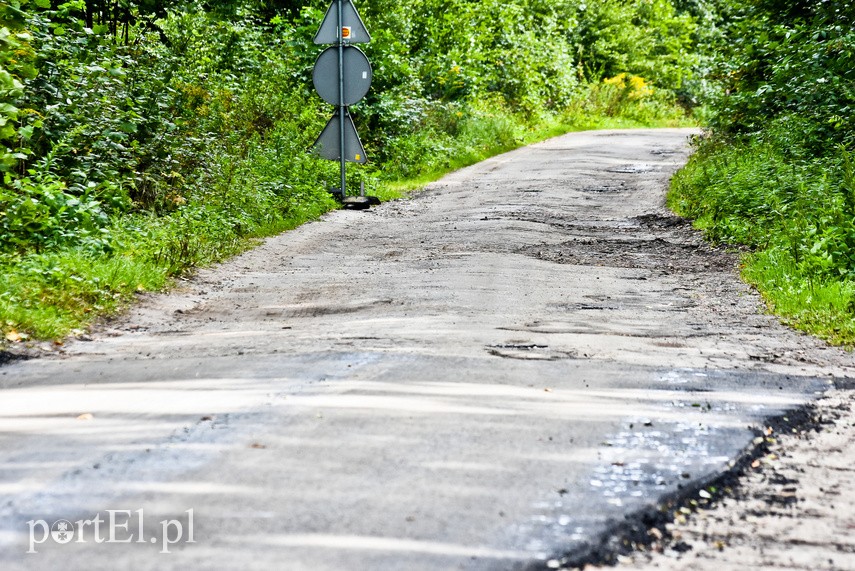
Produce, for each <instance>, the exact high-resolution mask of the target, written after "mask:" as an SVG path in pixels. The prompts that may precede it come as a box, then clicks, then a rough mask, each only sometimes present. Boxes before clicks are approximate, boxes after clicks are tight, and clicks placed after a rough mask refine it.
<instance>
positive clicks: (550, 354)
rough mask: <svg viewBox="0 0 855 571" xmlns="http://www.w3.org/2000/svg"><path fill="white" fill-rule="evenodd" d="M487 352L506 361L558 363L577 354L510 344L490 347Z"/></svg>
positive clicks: (533, 345)
mask: <svg viewBox="0 0 855 571" xmlns="http://www.w3.org/2000/svg"><path fill="white" fill-rule="evenodd" d="M487 352H488V353H489V354H490V355H493V356H495V357H502V358H504V359H520V360H523V361H557V360H559V359H572V358H575V357H576V354H575V353H573V352H571V351H555V350H552V349H550V348H549V346H548V345H538V344H535V343H509V344H500V345H489V346H488V347H487Z"/></svg>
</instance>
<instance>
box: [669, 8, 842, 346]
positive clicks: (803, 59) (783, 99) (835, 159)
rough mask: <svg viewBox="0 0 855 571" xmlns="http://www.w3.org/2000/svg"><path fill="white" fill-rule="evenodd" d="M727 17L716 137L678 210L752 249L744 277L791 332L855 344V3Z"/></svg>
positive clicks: (717, 82)
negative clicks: (791, 328)
mask: <svg viewBox="0 0 855 571" xmlns="http://www.w3.org/2000/svg"><path fill="white" fill-rule="evenodd" d="M716 18H717V23H716V25H715V26H714V27H713V28H714V30H715V33H714V34H711V35H710V40H711V43H710V45H709V46H708V47H707V50H708V53H709V57H707V58H705V61H707V62H710V65H709V72H708V74H707V78H708V79H709V80H710V82H711V83H712V84H714V85H713V88H711V89H709V97H708V99H707V100H706V101H707V103H708V106H709V113H708V117H709V126H710V131H709V134H708V136H707V137H706V138H705V139H703V140H702V141H700V144H699V147H698V152H697V153H696V154H695V155H694V157H693V158H692V159H691V161H690V163H689V165H688V167H687V168H686V169H684V170H683V171H681V173H679V175H678V176H677V177H676V178H675V180H674V183H673V186H672V191H671V195H670V205H671V207H672V208H674V209H675V210H676V211H677V212H678V213H679V214H682V215H684V216H687V217H690V218H693V219H695V224H696V226H697V227H698V228H701V229H703V230H704V231H705V232H706V234H707V235H708V236H709V237H710V238H711V239H712V240H715V241H718V242H723V243H729V244H740V245H745V246H747V247H748V248H749V249H750V254H748V255H746V256H745V258H744V269H743V275H744V277H745V278H746V279H747V280H748V281H749V282H750V283H752V284H753V285H755V286H756V287H757V288H758V289H759V290H760V292H761V293H762V294H763V296H764V297H765V299H766V300H767V302H768V305H769V307H770V309H771V310H772V311H774V312H775V313H776V314H778V315H779V316H781V317H782V318H783V319H784V320H785V321H786V322H787V323H789V324H791V325H793V326H795V327H797V328H800V329H803V330H804V331H807V332H810V333H813V334H816V335H819V336H820V337H823V338H825V339H827V340H828V341H831V342H833V343H837V344H842V345H846V346H849V347H852V346H855V2H852V1H846V0H844V1H835V2H828V1H808V0H795V1H794V0H786V1H784V0H755V1H752V2H743V1H736V0H723V1H722V2H720V3H719V5H718V7H717V12H716ZM716 36H717V37H716Z"/></svg>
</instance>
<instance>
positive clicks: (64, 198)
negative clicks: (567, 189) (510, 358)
mask: <svg viewBox="0 0 855 571" xmlns="http://www.w3.org/2000/svg"><path fill="white" fill-rule="evenodd" d="M327 4H328V2H327V0H312V1H309V2H302V1H294V0H225V1H218V2H205V1H201V0H187V1H164V0H122V1H120V2H107V1H105V0H71V1H61V0H6V1H5V2H2V3H0V180H2V186H0V329H2V338H3V339H5V341H0V343H2V342H6V343H16V342H21V341H26V340H27V339H56V340H59V339H61V338H62V337H63V336H65V335H68V334H70V333H72V334H73V333H74V332H75V331H76V330H81V329H82V328H85V326H86V324H87V323H88V322H90V321H91V319H93V318H94V317H95V316H98V315H104V314H108V313H110V312H112V311H115V310H116V309H117V308H119V307H121V306H122V305H123V304H125V303H127V302H128V301H129V300H132V299H133V297H134V295H135V294H136V293H137V292H143V291H153V290H160V289H162V288H164V287H168V285H169V283H170V280H171V279H172V278H174V277H175V276H180V275H181V274H182V273H185V272H187V271H191V270H192V269H193V268H195V267H198V266H201V265H204V264H208V263H211V262H214V261H216V260H221V259H223V258H224V257H227V256H229V255H233V254H235V253H237V252H239V251H241V250H243V249H245V248H247V247H249V246H250V245H251V244H252V243H253V241H254V240H257V239H258V238H260V237H263V236H267V235H271V234H274V233H277V232H281V231H283V230H286V229H289V228H292V227H294V226H296V225H299V224H301V223H303V222H305V221H307V220H311V219H314V218H316V217H318V216H319V215H321V214H322V213H324V212H326V211H328V210H330V209H332V208H336V202H335V201H334V200H333V199H332V198H331V197H330V195H329V193H328V192H327V188H328V187H330V186H332V185H334V183H335V180H336V176H337V174H336V173H337V165H336V164H335V163H333V162H330V161H324V160H322V159H319V158H317V157H315V156H313V155H311V154H309V153H307V149H308V148H309V147H310V146H311V144H312V143H313V141H314V139H315V137H316V136H317V134H318V133H320V131H321V129H322V128H323V126H324V124H325V123H326V121H327V119H328V117H329V115H330V113H331V108H330V107H329V106H327V105H325V104H324V103H323V102H322V101H321V100H320V98H318V97H317V95H316V94H315V93H314V90H313V88H312V84H311V70H312V66H313V64H314V60H315V58H316V56H317V55H318V53H319V52H320V51H321V49H322V48H321V47H318V46H315V45H314V44H313V43H312V38H313V36H314V34H315V32H316V30H317V27H318V25H319V24H320V22H321V20H322V17H323V14H324V11H325V10H326V7H327ZM356 5H357V8H358V9H359V10H360V12H361V15H362V17H363V19H364V20H365V22H366V25H367V27H368V29H369V31H370V32H371V33H372V36H373V39H372V42H371V43H370V44H367V45H365V46H364V49H365V51H366V52H367V54H368V56H369V58H370V60H371V61H372V64H373V67H374V76H375V80H374V84H373V86H372V90H371V92H370V93H369V96H368V97H367V98H366V99H365V100H364V102H362V103H360V104H359V105H357V106H355V107H354V108H353V112H354V116H355V120H356V123H357V127H358V129H359V132H360V134H361V135H362V137H363V142H364V143H365V147H366V152H367V153H368V156H369V158H370V160H371V162H370V164H369V165H367V166H365V167H359V168H352V169H350V170H349V177H350V180H349V181H348V182H349V185H352V187H356V186H358V184H359V183H360V182H364V183H365V184H366V187H367V188H368V190H369V191H370V192H371V193H372V194H376V195H379V196H381V197H384V198H391V197H395V196H399V195H400V194H401V193H402V192H405V191H406V190H407V189H410V188H413V187H415V186H417V184H419V183H420V182H424V181H426V180H429V179H431V178H436V177H437V176H439V175H440V174H442V173H444V172H447V171H449V170H451V169H454V168H457V167H460V166H463V165H465V164H468V163H473V162H476V161H478V160H481V159H483V158H485V157H487V156H490V155H492V154H496V153H498V152H502V151H505V150H509V149H511V148H514V147H517V146H520V145H523V144H525V143H528V142H531V141H534V140H538V139H542V138H545V137H547V136H550V135H555V134H558V133H562V132H566V131H569V130H573V129H587V128H597V127H624V126H654V125H686V124H691V123H692V119H691V118H690V117H689V112H690V110H691V109H692V107H693V106H695V105H696V103H697V96H698V95H699V93H700V87H701V86H702V79H701V78H700V76H699V75H698V70H699V65H700V63H701V62H700V58H699V57H697V56H696V55H695V54H696V53H698V50H697V46H698V43H699V41H700V40H701V38H702V32H701V31H702V30H705V29H706V28H707V26H705V25H704V23H703V22H704V18H706V17H708V14H706V13H704V12H703V11H702V10H700V9H699V8H698V6H697V5H696V4H695V3H693V2H685V1H674V2H672V1H670V0H629V1H626V0H605V1H603V2H586V1H584V0H558V1H556V0H484V1H479V2H471V1H466V0H394V1H393V0H372V1H371V2H357V3H356Z"/></svg>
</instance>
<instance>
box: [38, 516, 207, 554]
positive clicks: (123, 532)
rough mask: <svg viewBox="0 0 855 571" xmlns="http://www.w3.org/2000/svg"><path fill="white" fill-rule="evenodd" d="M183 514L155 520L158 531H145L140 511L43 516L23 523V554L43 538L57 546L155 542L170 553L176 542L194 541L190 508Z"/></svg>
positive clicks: (161, 550) (163, 550) (143, 519)
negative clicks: (25, 547) (25, 540)
mask: <svg viewBox="0 0 855 571" xmlns="http://www.w3.org/2000/svg"><path fill="white" fill-rule="evenodd" d="M184 514H185V515H186V517H183V518H180V519H165V520H162V521H160V522H159V524H160V526H159V528H157V527H156V528H154V529H155V530H157V531H159V533H153V534H152V535H149V536H146V534H145V529H146V527H145V513H144V511H143V510H141V509H139V510H134V511H131V510H106V511H105V516H104V517H102V515H101V514H100V513H99V514H96V515H95V517H93V518H91V519H79V520H77V521H71V520H67V519H58V520H56V521H54V522H53V523H49V522H48V521H47V520H43V519H31V520H30V521H28V522H27V527H28V529H29V541H30V543H29V545H30V548H29V549H28V550H27V553H38V550H37V549H36V547H37V546H39V545H42V544H44V543H45V542H47V541H53V542H54V543H57V544H59V545H64V544H67V543H72V542H74V543H99V544H100V543H145V544H149V545H156V546H158V547H159V548H160V553H170V551H169V548H170V547H171V546H173V545H175V544H176V543H196V541H195V540H194V539H193V510H192V509H189V510H187V511H185V512H184Z"/></svg>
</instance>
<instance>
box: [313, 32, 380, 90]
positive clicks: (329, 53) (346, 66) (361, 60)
mask: <svg viewBox="0 0 855 571" xmlns="http://www.w3.org/2000/svg"><path fill="white" fill-rule="evenodd" d="M338 52H339V49H338V46H333V47H331V48H327V49H325V50H324V51H323V52H322V53H321V55H319V56H318V59H317V61H316V62H315V69H314V71H312V82H313V83H314V84H315V89H316V90H317V91H318V95H320V96H321V99H323V100H324V101H326V102H327V103H332V104H333V105H353V104H354V103H356V102H357V101H361V100H362V98H363V97H365V94H366V93H368V89H369V88H370V87H371V79H372V77H373V74H372V71H371V63H370V62H369V61H368V58H367V57H365V54H364V53H362V50H360V49H359V48H357V47H354V46H344V49H343V51H342V62H341V63H342V70H341V71H342V76H343V77H342V79H343V80H344V89H343V91H344V101H341V96H340V95H339V93H340V91H339V90H340V88H341V86H340V85H339V69H338V63H339V60H338V55H339V54H338Z"/></svg>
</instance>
